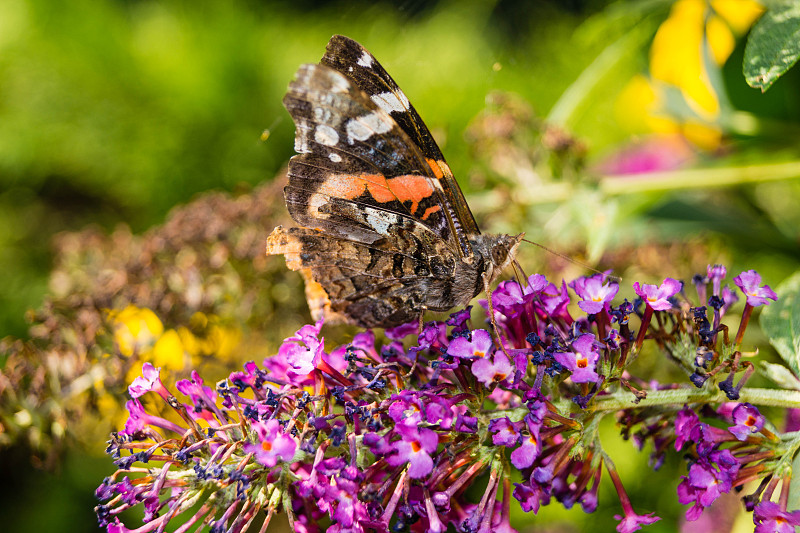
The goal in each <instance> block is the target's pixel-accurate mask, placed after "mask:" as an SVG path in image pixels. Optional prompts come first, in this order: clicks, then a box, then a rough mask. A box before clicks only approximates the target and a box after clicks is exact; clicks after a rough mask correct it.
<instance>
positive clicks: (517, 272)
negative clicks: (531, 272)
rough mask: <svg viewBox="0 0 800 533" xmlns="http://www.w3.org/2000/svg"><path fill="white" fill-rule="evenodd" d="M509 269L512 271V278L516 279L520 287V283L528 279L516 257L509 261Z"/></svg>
mask: <svg viewBox="0 0 800 533" xmlns="http://www.w3.org/2000/svg"><path fill="white" fill-rule="evenodd" d="M511 267H512V268H513V269H514V276H515V277H516V278H517V282H518V283H519V284H520V285H522V282H523V281H525V280H526V279H528V276H527V274H525V269H523V268H522V265H521V264H520V263H519V261H517V258H516V257H515V258H514V259H513V261H511Z"/></svg>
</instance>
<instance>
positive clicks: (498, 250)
mask: <svg viewBox="0 0 800 533" xmlns="http://www.w3.org/2000/svg"><path fill="white" fill-rule="evenodd" d="M507 255H508V249H507V248H506V247H505V246H503V245H497V246H495V247H494V248H492V263H494V264H495V265H501V264H503V263H504V262H505V260H506V256H507Z"/></svg>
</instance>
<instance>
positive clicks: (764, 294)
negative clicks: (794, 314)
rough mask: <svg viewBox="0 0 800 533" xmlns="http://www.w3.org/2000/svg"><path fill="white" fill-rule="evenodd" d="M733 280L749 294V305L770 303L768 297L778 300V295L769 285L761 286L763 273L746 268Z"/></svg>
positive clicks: (746, 294)
mask: <svg viewBox="0 0 800 533" xmlns="http://www.w3.org/2000/svg"><path fill="white" fill-rule="evenodd" d="M733 282H734V283H736V286H737V287H739V288H740V289H741V290H742V292H743V293H744V294H745V296H747V305H751V306H753V307H758V306H759V305H769V302H768V301H767V299H768V298H769V299H770V300H777V299H778V295H777V294H775V291H773V290H772V289H771V288H770V287H769V285H764V286H763V287H759V283H761V275H760V274H759V273H758V272H756V271H755V270H746V271H744V272H742V273H741V274H739V275H738V276H736V277H735V278H733Z"/></svg>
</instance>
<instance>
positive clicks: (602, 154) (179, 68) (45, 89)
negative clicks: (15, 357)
mask: <svg viewBox="0 0 800 533" xmlns="http://www.w3.org/2000/svg"><path fill="white" fill-rule="evenodd" d="M678 4H681V5H680V6H678ZM723 4H725V5H723ZM692 9H695V11H697V9H700V10H701V11H700V12H701V13H702V17H701V18H696V19H692V15H691V13H692ZM717 9H718V11H716V10H717ZM754 9H755V11H753V10H754ZM725 12H727V13H728V17H727V18H725V17H722V14H724V13H725ZM757 14H758V8H757V6H756V7H755V8H754V4H753V3H752V2H744V1H734V2H732V3H731V2H728V3H726V2H711V3H710V4H708V3H706V2H705V1H704V0H688V1H687V0H683V1H682V2H678V3H673V2H669V1H642V2H609V1H603V0H585V1H581V0H570V1H556V0H553V1H539V2H524V1H503V0H497V1H480V0H450V1H438V2H437V1H432V2H427V1H420V0H410V1H406V2H376V1H369V2H367V1H363V2H344V1H341V2H333V1H332V2H326V1H313V0H295V1H292V2H289V1H273V2H268V1H262V2H257V1H254V0H252V1H245V0H234V1H229V2H180V1H164V2H155V1H122V0H119V1H86V0H74V1H72V2H55V1H45V0H4V1H3V2H0V270H2V273H3V275H2V278H0V279H2V282H0V336H4V335H13V336H15V337H22V338H24V337H25V336H26V331H27V327H28V324H27V323H26V320H25V313H26V310H27V309H31V308H36V307H38V306H39V304H40V302H41V301H42V298H43V297H44V296H45V294H46V293H47V290H48V289H47V286H48V273H49V272H50V270H51V267H52V248H51V244H50V243H51V238H52V237H53V235H55V234H56V233H58V232H63V231H74V230H79V229H81V228H84V227H85V226H86V225H88V224H96V225H99V226H100V227H101V228H103V229H104V230H108V231H110V230H111V229H113V228H114V227H115V226H116V225H117V224H120V223H124V224H127V225H129V226H130V227H131V228H132V229H133V230H134V231H135V232H141V231H143V230H145V229H147V228H149V227H151V226H153V225H156V224H159V223H161V222H163V221H164V218H165V216H166V214H167V213H168V211H169V210H170V209H171V208H172V207H174V206H176V205H179V204H183V203H186V202H188V201H190V200H191V199H192V198H193V197H195V196H196V195H197V194H199V193H202V192H203V191H208V190H212V189H215V190H226V191H246V190H249V188H250V187H252V186H254V185H255V184H258V183H261V182H264V181H267V180H272V179H273V178H274V177H275V176H276V175H278V173H279V172H280V170H281V168H282V167H283V166H284V165H285V164H286V162H287V160H288V158H289V157H290V156H291V155H292V153H293V152H292V146H293V142H292V139H293V135H294V126H293V124H292V121H291V119H290V118H289V116H288V114H287V113H286V112H285V110H284V109H283V107H282V105H281V98H282V97H283V94H284V92H285V89H286V86H287V84H288V82H289V81H290V80H291V78H292V76H293V74H294V72H295V70H296V69H297V67H298V66H299V65H300V64H301V63H307V62H316V61H318V60H319V58H320V57H321V55H322V52H323V51H324V48H325V44H326V43H327V41H328V39H329V38H330V36H331V35H333V34H334V33H341V34H345V35H347V36H349V37H352V38H354V39H356V40H358V41H359V42H361V43H362V44H364V45H365V46H366V47H367V48H368V49H369V50H370V51H372V52H373V54H374V55H375V56H376V57H377V58H378V59H379V60H380V62H381V63H382V64H383V65H384V67H386V69H387V70H388V71H389V72H390V73H391V74H392V76H393V77H394V78H395V80H396V81H397V82H398V84H399V85H400V86H401V87H402V88H403V90H404V91H405V93H406V94H407V95H408V96H409V98H410V99H411V101H412V102H413V104H414V105H415V106H416V108H417V109H418V111H419V113H420V115H421V116H422V117H424V119H425V121H426V123H427V124H428V126H429V127H430V129H431V130H432V131H433V132H434V135H435V136H436V137H437V139H438V140H439V142H440V145H441V147H442V150H443V151H444V153H445V154H446V156H447V158H448V161H449V163H450V166H451V167H452V168H453V171H454V173H455V175H456V176H458V177H459V179H460V182H461V184H462V187H463V188H464V190H465V192H466V194H467V196H468V198H469V199H470V200H471V204H472V205H473V208H474V210H475V213H476V216H477V218H478V219H479V221H480V222H482V224H483V227H485V228H487V229H493V230H504V231H513V232H518V231H526V232H527V233H528V236H529V237H531V238H533V239H534V240H536V241H538V242H541V243H543V244H545V245H547V246H550V247H553V248H555V249H556V250H558V251H561V252H564V253H567V254H570V255H573V256H575V257H578V258H579V259H583V260H588V261H590V262H592V263H593V264H595V265H597V266H598V268H600V267H603V268H604V267H605V266H607V265H613V266H616V267H617V268H618V269H619V268H620V265H625V264H627V265H628V266H627V267H622V268H623V273H626V272H627V273H631V274H636V273H640V272H646V273H647V272H649V273H653V274H654V275H660V276H661V277H662V278H663V277H664V276H667V275H671V276H678V277H684V278H686V277H688V276H690V275H691V274H692V273H693V272H694V270H690V269H692V268H693V269H697V268H704V266H705V264H707V263H713V262H717V261H725V262H726V263H727V264H728V266H729V272H732V273H734V274H735V273H738V272H739V271H740V270H741V269H744V268H755V269H758V270H759V271H760V272H761V273H762V274H763V275H764V278H765V280H766V281H767V282H768V283H771V284H772V285H773V286H774V285H775V284H777V283H778V282H779V281H780V280H781V279H783V278H784V277H786V276H787V275H788V273H790V272H792V271H793V270H795V269H796V268H797V266H798V259H800V252H799V251H798V246H797V245H798V237H799V236H800V210H798V209H797V206H798V205H800V203H798V200H800V182H799V181H798V180H796V179H795V178H796V177H798V176H800V166H798V165H800V163H798V161H800V159H798V155H799V152H800V150H798V148H800V147H799V146H798V139H800V137H799V136H798V133H800V98H798V94H800V92H799V90H800V76H799V75H798V72H797V70H796V69H795V70H792V71H790V72H789V73H788V74H787V75H786V76H784V77H783V78H782V79H780V80H779V81H778V82H777V83H776V84H775V86H774V87H773V88H772V89H770V90H769V91H768V92H767V93H766V94H761V93H760V92H759V91H756V90H754V89H751V88H749V87H748V86H747V85H746V84H745V82H744V78H743V76H742V73H741V61H742V56H743V48H744V39H743V36H744V35H745V34H746V32H747V29H748V28H749V25H750V24H751V23H752V20H753V19H754V18H755V16H757ZM717 15H720V16H717ZM681 17H683V18H681ZM714 17H716V18H714ZM712 19H713V20H722V21H723V23H724V24H726V25H727V26H726V27H728V28H729V29H728V30H726V31H728V33H725V32H724V31H722V30H720V28H719V27H718V26H715V25H714V23H712V22H711V21H712ZM667 20H671V21H672V22H673V26H675V25H678V27H677V30H675V29H673V34H669V33H668V32H666V31H665V32H664V33H661V32H662V30H663V28H664V27H666V26H664V23H665V21H667ZM693 21H694V22H693ZM680 24H684V26H680ZM692 24H694V26H693V25H692ZM698 32H699V33H698ZM659 34H660V35H661V36H662V37H661V40H662V43H661V45H660V48H658V49H657V47H656V45H655V44H654V39H656V38H657V35H659ZM670 35H672V38H673V41H670V40H669V38H670ZM675 35H678V36H685V39H686V41H688V42H693V41H692V40H691V39H692V36H697V35H699V36H700V39H701V40H700V41H699V42H700V48H698V49H696V50H694V51H693V52H692V51H691V50H690V52H692V53H695V54H696V55H697V58H696V61H697V65H694V64H693V63H691V62H688V63H687V61H686V57H685V54H686V51H685V50H683V49H682V48H681V42H682V41H683V39H678V40H677V41H676V40H674V36H675ZM664 43H666V44H664ZM670 43H671V44H670ZM684 44H685V43H684ZM720 50H722V52H725V53H721V52H720ZM659 54H660V55H659ZM670 54H674V57H673V56H671V55H670ZM681 54H684V55H681ZM664 57H667V59H666V63H667V64H669V62H670V61H672V62H673V63H675V64H677V65H678V67H677V68H678V71H679V72H684V73H686V72H688V76H689V78H691V76H692V75H693V74H692V73H693V72H694V71H693V70H692V68H695V67H696V69H698V70H697V72H696V73H695V74H694V78H691V79H689V80H688V81H687V80H683V81H681V80H680V79H676V78H675V77H674V76H673V77H672V78H671V77H670V76H671V74H669V73H666V74H664V72H663V70H664V69H667V70H669V68H668V67H664V66H663V64H664V61H665V60H664ZM658 61H661V63H659V65H662V66H661V67H659V66H658V65H656V63H657V62H658ZM692 65H694V67H693V66H692ZM659 69H661V73H659V72H660V71H659ZM697 73H699V77H698V75H697ZM701 78H702V80H704V81H703V82H702V83H701V84H700V85H698V84H697V83H696V80H697V79H701ZM692 80H694V81H692ZM683 82H686V83H685V84H684V85H682V83H683ZM494 91H504V92H511V93H514V94H515V95H516V96H514V97H513V98H514V99H516V100H514V99H512V100H510V101H512V102H522V103H521V104H519V105H520V108H519V109H521V111H519V112H515V111H514V110H515V109H516V108H514V107H513V105H510V106H508V107H505V108H503V107H502V103H501V104H497V102H498V101H500V102H504V101H506V100H503V98H504V97H497V96H496V93H494ZM704 91H705V93H704ZM492 94H494V95H495V96H490V95H492ZM498 98H499V100H498ZM487 105H488V109H489V110H491V109H492V106H499V107H500V111H499V112H498V113H497V116H501V117H503V116H505V115H503V112H504V110H505V112H506V114H507V116H505V118H509V117H510V118H509V120H511V121H512V122H514V120H518V121H519V124H512V129H513V128H517V130H515V131H518V132H522V134H521V135H519V136H517V137H515V138H513V139H510V140H509V139H505V140H506V141H507V144H500V145H492V144H491V142H489V141H491V140H492V135H491V133H489V134H486V130H487V129H488V130H491V128H489V127H488V126H486V123H485V122H484V123H482V122H481V118H480V117H481V116H483V117H484V118H485V117H486V115H485V113H486V109H487ZM509 109H510V111H509ZM529 109H532V110H533V115H531V116H532V117H538V118H530V117H528V119H527V122H526V121H525V120H523V119H524V118H525V117H526V116H527V115H526V113H528V112H529ZM482 113H484V114H483V115H482ZM541 120H547V124H550V125H551V126H552V127H553V128H552V129H547V127H545V126H544V125H543V124H544V123H542V122H541ZM482 125H483V126H486V128H484V129H481V126H482ZM526 128H527V129H526ZM265 130H266V131H265ZM465 132H468V133H467V134H465ZM526 133H527V134H529V137H526V136H525V134H526ZM482 135H483V136H482ZM487 139H488V140H487ZM526 139H528V140H530V142H531V144H530V148H529V149H528V148H527V147H526V144H525V140H526ZM554 139H555V140H554ZM542 147H544V148H542ZM645 148H646V149H647V150H645ZM512 149H517V150H520V152H519V153H517V152H513V150H512ZM537 152H541V153H537ZM542 153H545V155H542ZM565 154H566V155H565ZM503 156H507V157H508V158H509V159H510V161H504V160H503ZM626 165H627V166H626ZM637 165H639V166H637ZM698 168H699V169H713V172H708V173H703V172H700V173H695V174H692V173H691V169H698ZM742 169H745V170H742ZM747 169H750V170H749V171H748V170H747ZM631 171H657V172H655V173H653V174H652V175H651V176H650V178H652V179H650V178H648V177H647V176H645V177H642V176H643V175H642V174H637V175H636V177H632V178H608V177H607V176H608V175H615V174H621V173H625V172H631ZM626 180H628V181H626ZM722 185H724V186H722ZM599 220H600V222H598V221H599ZM270 230H271V228H269V227H265V228H264V237H266V235H267V234H268V233H269V231H270ZM532 253H533V254H534V256H535V258H534V259H531V263H529V264H528V265H529V266H528V265H526V267H528V269H529V270H530V271H534V270H536V269H539V268H543V267H544V268H546V264H548V263H549V262H551V259H552V258H549V257H544V258H542V257H541V256H542V253H541V252H540V251H536V250H534V251H533V252H532ZM562 266H563V265H562ZM737 268H738V270H737ZM547 273H549V272H547ZM629 279H631V280H633V279H635V278H629ZM651 281H655V280H651ZM631 282H632V281H631ZM609 434H610V436H609V441H608V444H606V446H607V449H611V450H614V449H616V448H617V445H616V444H615V442H616V441H615V440H614V438H613V431H609ZM617 440H618V439H617ZM629 447H630V443H621V442H620V443H619V448H618V449H619V450H622V451H623V453H619V454H617V456H615V459H616V460H617V462H618V467H619V468H620V470H621V472H622V474H623V480H625V481H626V483H627V484H628V489H629V491H630V492H631V493H632V494H634V495H635V498H634V501H635V502H636V501H637V500H638V502H640V503H639V504H638V505H637V509H639V510H640V511H651V510H657V512H658V514H660V515H661V516H662V517H664V519H663V520H662V522H660V523H658V524H655V525H654V526H651V527H650V528H649V531H674V530H675V527H676V526H675V524H676V523H677V520H678V516H679V515H680V514H682V513H681V510H680V508H679V506H678V505H677V503H676V501H675V500H676V498H675V486H676V485H677V483H678V480H677V477H675V475H672V476H671V475H670V474H669V472H671V471H674V470H675V468H677V467H678V464H677V461H675V462H674V464H669V463H668V464H667V465H666V466H665V470H666V472H663V473H661V474H655V476H662V477H658V478H656V477H654V474H652V473H651V471H650V470H649V469H648V467H647V466H646V465H645V464H644V461H645V460H646V454H639V455H636V454H628V453H626V451H627V450H629ZM0 454H2V456H0V469H1V470H0V472H2V475H3V476H4V479H7V480H9V481H10V482H7V483H5V484H4V486H3V488H2V489H0V494H2V498H0V502H2V503H0V519H2V523H3V527H2V529H3V530H5V531H23V530H26V531H94V530H96V526H95V525H94V523H95V518H94V515H93V512H92V507H93V505H94V504H95V502H94V499H93V496H92V493H93V490H94V488H95V487H96V486H97V484H98V483H99V482H100V480H101V479H102V476H103V475H107V474H108V473H110V472H111V468H110V467H111V465H110V462H109V461H108V460H107V459H106V458H105V457H103V456H102V449H101V447H100V446H98V448H97V449H96V450H70V451H69V452H68V453H67V457H66V458H65V459H64V461H63V462H62V464H61V466H60V468H59V469H58V470H57V472H55V473H45V472H42V471H39V470H36V469H32V468H30V467H28V466H27V465H28V461H27V459H26V455H25V452H24V450H19V449H14V448H12V449H6V450H3V451H2V452H0ZM612 455H614V454H613V453H612ZM654 479H659V482H657V483H654V482H653V480H654ZM613 500H614V498H613V494H611V489H610V487H605V491H604V492H603V491H601V501H603V502H605V504H606V505H604V506H602V507H601V508H600V510H598V512H597V513H596V514H595V515H588V516H586V515H583V514H582V513H581V512H580V511H579V510H572V511H571V512H566V511H564V510H562V509H560V508H557V505H553V506H551V508H548V509H545V510H544V511H543V512H542V513H541V517H540V518H537V519H535V521H530V522H528V523H530V524H535V523H542V524H549V525H548V526H547V527H549V528H550V529H548V531H592V530H594V531H606V530H610V529H611V528H613V527H614V526H613V524H614V521H613V519H612V515H613V514H614V513H617V512H619V511H618V508H617V506H615V505H614V501H613ZM520 514H521V513H518V515H517V518H518V522H517V523H519V524H522V523H524V522H523V521H524V520H525V519H523V518H522V517H521V516H520ZM529 518H533V517H529ZM531 527H532V526H531ZM744 530H747V529H746V528H745V529H744Z"/></svg>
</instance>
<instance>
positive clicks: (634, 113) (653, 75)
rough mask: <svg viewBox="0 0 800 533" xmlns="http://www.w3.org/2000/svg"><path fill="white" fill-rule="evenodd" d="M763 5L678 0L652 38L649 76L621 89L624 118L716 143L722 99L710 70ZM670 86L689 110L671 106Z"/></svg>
mask: <svg viewBox="0 0 800 533" xmlns="http://www.w3.org/2000/svg"><path fill="white" fill-rule="evenodd" d="M763 10H764V9H763V7H762V6H761V5H760V4H758V3H757V2H754V1H753V0H711V1H709V0H678V1H677V2H675V3H674V4H673V6H672V9H671V11H670V14H669V17H668V18H667V19H666V20H665V21H664V22H663V23H662V24H661V26H660V27H659V28H658V31H657V32H656V35H655V37H654V39H653V43H652V46H651V48H650V77H649V78H647V77H644V76H637V77H635V78H634V79H632V80H631V81H630V82H629V83H628V85H627V86H626V87H625V89H624V90H623V91H622V93H621V94H620V97H619V99H618V103H617V112H618V115H619V116H620V121H621V122H622V123H623V124H627V125H628V127H629V128H630V129H631V130H633V131H637V132H643V131H647V132H657V133H674V132H680V133H682V134H683V135H685V136H686V138H687V139H689V140H690V141H692V142H693V143H695V144H696V145H697V146H699V147H701V148H705V149H708V150H713V149H715V148H717V147H718V146H719V144H720V142H721V139H722V130H721V128H720V126H719V123H718V121H719V117H720V112H721V104H720V98H719V96H718V94H717V92H716V90H715V88H714V86H713V85H712V83H711V77H712V76H710V73H712V71H715V70H717V69H718V68H719V67H720V66H721V65H723V64H724V63H725V61H727V59H728V58H729V57H730V55H731V52H733V49H734V47H735V45H736V35H737V34H742V33H744V32H745V31H746V30H747V29H748V28H749V27H750V26H751V25H752V24H753V22H755V20H756V19H757V18H758V16H759V15H760V14H761V13H762V12H763ZM670 91H678V92H679V93H680V95H681V96H682V100H683V103H684V104H685V106H686V111H685V112H680V111H677V110H676V109H675V107H674V105H673V106H672V107H671V108H669V109H668V108H667V106H666V102H667V101H668V97H667V94H668V93H669V92H670ZM631 117H635V118H633V119H631Z"/></svg>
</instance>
